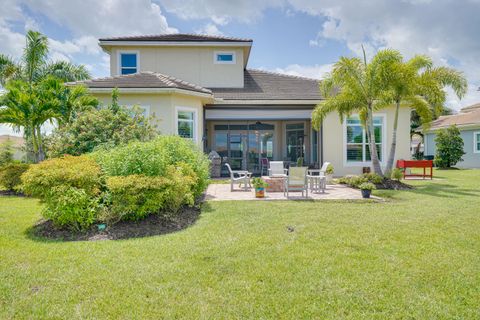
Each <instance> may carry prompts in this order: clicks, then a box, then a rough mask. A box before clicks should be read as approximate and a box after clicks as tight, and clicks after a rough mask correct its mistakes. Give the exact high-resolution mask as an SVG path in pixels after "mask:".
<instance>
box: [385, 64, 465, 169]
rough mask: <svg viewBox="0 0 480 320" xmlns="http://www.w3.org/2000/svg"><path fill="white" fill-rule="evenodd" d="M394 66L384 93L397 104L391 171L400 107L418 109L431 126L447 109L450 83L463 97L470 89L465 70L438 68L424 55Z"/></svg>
mask: <svg viewBox="0 0 480 320" xmlns="http://www.w3.org/2000/svg"><path fill="white" fill-rule="evenodd" d="M391 67H392V70H391V72H388V73H387V74H388V75H389V78H388V79H385V81H386V83H388V84H389V88H388V91H387V94H384V95H382V98H383V99H384V101H383V104H389V103H392V104H394V105H395V117H394V122H393V131H392V143H391V145H390V152H389V156H388V160H387V165H386V168H385V172H387V173H388V172H391V171H392V168H393V165H394V159H395V153H396V147H397V130H398V115H399V112H400V107H401V106H406V107H410V108H412V109H413V110H415V114H416V115H417V116H418V120H419V121H420V123H421V124H423V125H424V126H428V124H429V123H430V122H431V120H432V119H433V118H436V117H438V115H439V114H441V113H443V112H444V110H445V108H444V103H445V99H446V93H445V91H444V88H445V87H446V86H449V87H451V88H452V89H453V91H454V92H455V94H456V95H457V96H458V97H459V98H462V97H463V95H465V93H466V91H467V80H466V79H465V77H464V76H463V74H462V73H461V72H459V71H457V70H455V69H452V68H447V67H434V66H433V62H432V60H431V59H430V58H429V57H427V56H424V55H417V56H414V57H413V58H411V59H410V60H408V61H406V62H404V61H400V62H398V63H396V64H393V65H391Z"/></svg>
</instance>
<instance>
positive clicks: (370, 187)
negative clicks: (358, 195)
mask: <svg viewBox="0 0 480 320" xmlns="http://www.w3.org/2000/svg"><path fill="white" fill-rule="evenodd" d="M358 188H359V189H360V190H370V191H371V190H375V189H376V187H375V185H374V184H373V183H371V182H364V183H362V184H360V185H359V186H358Z"/></svg>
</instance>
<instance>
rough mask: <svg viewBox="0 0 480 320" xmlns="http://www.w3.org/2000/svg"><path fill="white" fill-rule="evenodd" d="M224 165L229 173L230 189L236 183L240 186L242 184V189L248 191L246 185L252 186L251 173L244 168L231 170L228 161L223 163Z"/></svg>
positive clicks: (231, 189)
mask: <svg viewBox="0 0 480 320" xmlns="http://www.w3.org/2000/svg"><path fill="white" fill-rule="evenodd" d="M225 166H226V167H227V169H228V172H229V173H230V191H233V185H234V184H235V183H236V184H238V187H239V188H241V187H242V184H243V190H245V191H248V187H250V188H251V187H252V185H251V183H250V178H251V177H252V174H251V173H250V172H248V171H245V170H232V168H231V167H230V165H229V164H228V163H225Z"/></svg>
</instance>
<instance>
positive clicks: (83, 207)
mask: <svg viewBox="0 0 480 320" xmlns="http://www.w3.org/2000/svg"><path fill="white" fill-rule="evenodd" d="M43 201H44V202H45V209H44V210H43V211H42V214H43V216H44V218H46V219H50V220H52V222H53V223H54V224H55V225H56V226H58V227H67V228H69V229H72V230H74V231H80V230H85V229H87V228H88V227H90V226H91V225H92V224H93V223H94V222H95V221H96V216H97V209H98V198H97V197H92V195H91V194H88V193H87V192H86V191H85V190H84V189H79V188H75V187H71V186H66V185H59V186H55V187H53V188H52V189H51V190H49V192H48V193H47V194H46V196H45V198H43Z"/></svg>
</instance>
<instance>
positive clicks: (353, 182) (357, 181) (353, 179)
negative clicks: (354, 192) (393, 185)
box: [339, 173, 383, 188]
mask: <svg viewBox="0 0 480 320" xmlns="http://www.w3.org/2000/svg"><path fill="white" fill-rule="evenodd" d="M339 182H340V183H341V184H346V185H349V186H350V187H353V188H359V186H360V185H361V184H362V183H373V184H375V185H377V184H380V183H382V182H383V178H382V177H381V176H379V175H378V174H375V173H364V174H362V175H361V176H356V175H348V176H345V177H342V178H340V179H339Z"/></svg>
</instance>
